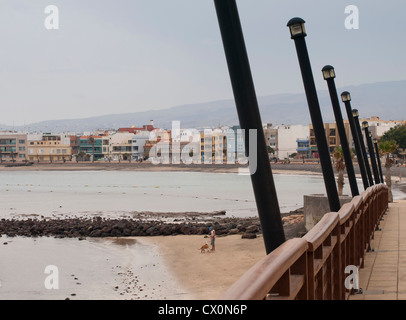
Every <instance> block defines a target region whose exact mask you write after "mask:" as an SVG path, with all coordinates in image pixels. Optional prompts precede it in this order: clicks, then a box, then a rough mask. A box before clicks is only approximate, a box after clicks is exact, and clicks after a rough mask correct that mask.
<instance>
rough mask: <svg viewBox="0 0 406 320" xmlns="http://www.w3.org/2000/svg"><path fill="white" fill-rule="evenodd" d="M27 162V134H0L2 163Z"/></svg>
mask: <svg viewBox="0 0 406 320" xmlns="http://www.w3.org/2000/svg"><path fill="white" fill-rule="evenodd" d="M26 160H27V134H25V133H12V132H0V161H1V162H3V161H12V162H23V161H26Z"/></svg>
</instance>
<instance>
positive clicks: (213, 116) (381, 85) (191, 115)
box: [0, 80, 406, 133]
mask: <svg viewBox="0 0 406 320" xmlns="http://www.w3.org/2000/svg"><path fill="white" fill-rule="evenodd" d="M337 91H338V93H339V94H340V93H341V92H342V91H349V92H350V93H351V97H352V107H353V109H358V110H359V114H360V118H369V117H371V116H378V117H380V118H381V119H384V120H405V119H406V108H405V107H406V80H405V81H392V82H378V83H371V84H362V85H359V86H349V87H346V88H338V89H337ZM318 97H319V101H320V106H321V112H322V115H323V121H324V122H325V123H327V122H334V114H333V111H332V107H331V102H330V97H329V94H328V91H327V90H323V91H318ZM258 104H259V108H260V112H261V119H262V122H263V123H272V124H274V125H276V124H305V125H307V124H310V123H311V120H310V116H309V110H308V106H307V102H306V96H305V94H304V93H303V94H275V95H268V96H260V97H258ZM341 106H342V113H343V117H344V119H346V118H347V116H346V112H345V110H344V106H343V104H341ZM150 120H154V125H155V127H161V128H166V129H170V128H171V124H172V121H174V120H178V121H180V123H181V128H213V127H219V126H223V125H236V124H238V123H239V122H238V117H237V111H236V108H235V103H234V100H233V99H229V100H220V101H213V102H206V103H199V104H189V105H182V106H176V107H172V108H168V109H161V110H150V111H143V112H134V113H124V114H110V115H102V116H95V117H91V118H82V119H62V120H49V121H42V122H37V123H31V124H28V125H25V126H16V127H14V130H17V131H27V130H28V131H30V132H52V133H61V132H84V131H93V130H97V129H118V128H121V127H131V126H137V127H141V126H142V125H144V124H149V123H150ZM11 129H13V127H11V126H6V125H1V124H0V130H11Z"/></svg>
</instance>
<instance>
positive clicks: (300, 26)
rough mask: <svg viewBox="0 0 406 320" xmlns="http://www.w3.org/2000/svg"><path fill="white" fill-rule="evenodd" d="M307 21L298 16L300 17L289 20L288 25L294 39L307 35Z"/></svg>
mask: <svg viewBox="0 0 406 320" xmlns="http://www.w3.org/2000/svg"><path fill="white" fill-rule="evenodd" d="M305 23H306V21H304V20H303V19H302V18H298V17H296V18H293V19H290V20H289V22H288V27H289V30H290V36H291V38H292V39H295V38H301V37H306V36H307V34H306V28H305Z"/></svg>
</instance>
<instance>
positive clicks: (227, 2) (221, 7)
mask: <svg viewBox="0 0 406 320" xmlns="http://www.w3.org/2000/svg"><path fill="white" fill-rule="evenodd" d="M214 4H215V7H216V12H217V18H218V22H219V26H220V31H221V36H222V39H223V46H224V51H225V55H226V59H227V65H228V70H229V74H230V78H231V84H232V88H233V93H234V99H235V103H236V107H237V112H238V118H239V121H240V126H241V129H244V130H245V132H246V133H247V132H248V131H249V130H250V129H255V130H256V132H257V155H256V156H257V170H256V171H255V172H254V173H253V172H251V182H252V186H253V189H254V194H255V200H256V204H257V209H258V215H259V219H260V222H261V227H262V232H263V237H264V243H265V249H266V252H267V253H270V252H271V251H273V250H274V249H276V248H277V247H279V246H280V245H281V244H282V243H283V242H285V233H284V230H283V224H282V218H281V214H280V208H279V203H278V198H277V194H276V189H275V184H274V180H273V176H272V169H271V166H270V163H269V157H268V152H267V150H266V143H265V135H264V131H263V128H262V121H261V116H260V113H259V108H258V101H257V96H256V93H255V88H254V81H253V79H252V74H251V69H250V65H249V60H248V54H247V50H246V47H245V41H244V36H243V32H242V27H241V22H240V18H239V14H238V8H237V4H236V1H235V0H214ZM245 150H246V152H248V150H249V139H247V138H246V139H245ZM252 156H255V155H250V158H252Z"/></svg>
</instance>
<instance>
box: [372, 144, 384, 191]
mask: <svg viewBox="0 0 406 320" xmlns="http://www.w3.org/2000/svg"><path fill="white" fill-rule="evenodd" d="M374 146H375V153H376V159H377V160H378V169H379V176H380V177H381V183H384V180H383V172H382V164H381V157H380V156H379V146H378V141H377V140H376V139H375V140H374Z"/></svg>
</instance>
